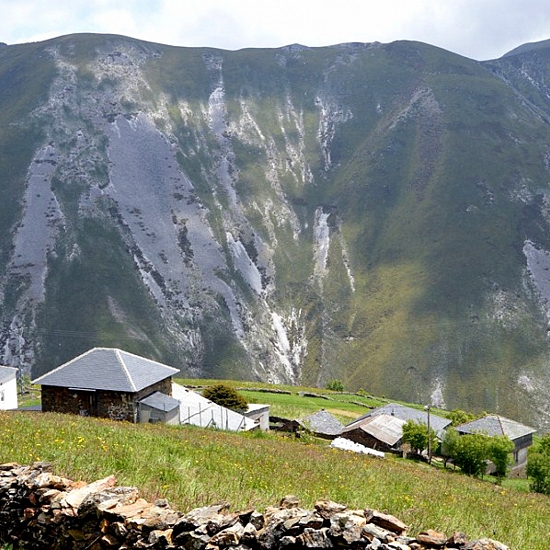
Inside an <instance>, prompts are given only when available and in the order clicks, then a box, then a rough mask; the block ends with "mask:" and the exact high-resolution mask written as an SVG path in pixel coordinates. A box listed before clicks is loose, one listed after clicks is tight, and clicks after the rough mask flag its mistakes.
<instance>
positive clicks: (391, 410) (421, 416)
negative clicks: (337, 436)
mask: <svg viewBox="0 0 550 550" xmlns="http://www.w3.org/2000/svg"><path fill="white" fill-rule="evenodd" d="M381 414H384V415H389V416H395V417H396V418H399V419H401V420H404V421H405V422H406V421H407V420H414V421H415V422H423V423H424V424H426V425H427V424H428V413H427V412H426V411H424V410H420V409H413V408H412V407H407V406H405V405H399V404H397V403H388V404H387V405H383V406H382V407H378V408H376V409H373V410H372V411H370V412H368V413H367V414H364V415H363V416H361V417H359V418H357V419H355V420H354V421H353V422H350V423H349V424H347V426H346V428H348V427H353V426H354V425H355V424H360V423H361V422H362V421H363V420H364V419H365V418H369V417H371V416H379V415H381ZM450 423H451V421H450V420H449V419H448V418H443V417H442V416H438V415H436V414H434V413H430V428H431V429H433V430H434V431H435V432H436V433H437V434H438V435H441V433H442V432H443V430H444V429H445V428H446V427H447V426H448V425H449V424H450Z"/></svg>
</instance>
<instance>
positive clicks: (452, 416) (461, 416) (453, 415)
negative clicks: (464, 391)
mask: <svg viewBox="0 0 550 550" xmlns="http://www.w3.org/2000/svg"><path fill="white" fill-rule="evenodd" d="M447 418H448V419H449V420H450V421H451V426H460V424H465V423H466V422H470V421H471V420H474V419H475V416H474V415H473V414H471V413H467V412H465V411H462V410H460V409H453V410H452V411H450V412H448V413H447Z"/></svg>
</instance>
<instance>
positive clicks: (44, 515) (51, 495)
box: [0, 463, 508, 550]
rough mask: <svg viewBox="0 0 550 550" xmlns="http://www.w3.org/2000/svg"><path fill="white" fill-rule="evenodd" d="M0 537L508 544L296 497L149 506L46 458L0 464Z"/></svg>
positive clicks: (416, 548) (490, 549) (50, 542)
mask: <svg viewBox="0 0 550 550" xmlns="http://www.w3.org/2000/svg"><path fill="white" fill-rule="evenodd" d="M0 543H7V544H13V545H14V546H16V547H19V546H20V547H22V548H26V549H27V550H35V549H36V550H47V549H55V550H64V549H69V548H70V549H82V550H83V549H86V550H101V549H121V550H122V549H128V548H150V549H167V550H168V549H174V550H175V549H184V548H185V549H190V550H191V549H192V550H202V549H205V550H217V549H222V548H234V549H236V550H237V549H239V550H246V549H258V550H259V549H266V550H276V549H279V548H333V547H338V548H354V549H358V548H364V549H372V550H376V549H381V550H382V549H390V548H394V549H400V550H421V549H427V548H443V549H445V548H448V549H451V548H455V549H462V550H507V548H508V547H507V546H505V545H504V544H501V543H499V542H497V541H494V540H490V539H480V540H475V541H468V539H467V537H466V536H465V535H464V534H462V533H453V535H452V536H451V537H447V536H445V535H444V534H443V533H438V532H436V531H433V530H428V531H426V532H423V533H419V534H418V535H417V536H416V537H412V536H409V535H408V534H407V525H405V524H404V523H403V522H402V521H400V520H399V519H397V518H396V517H394V516H392V515H389V514H384V513H381V512H378V511H376V510H350V509H348V508H347V507H346V506H344V505H342V504H338V503H335V502H331V501H326V500H320V501H318V502H316V503H315V506H314V510H305V509H303V508H300V506H299V502H298V499H297V498H296V497H294V496H287V497H285V498H283V499H282V500H281V502H280V503H279V504H278V505H277V506H271V507H268V508H267V509H266V510H265V511H264V512H263V513H261V512H259V511H257V510H245V511H242V512H231V511H230V510H229V504H228V503H220V504H215V505H212V506H206V507H203V508H196V509H194V510H191V511H190V512H187V513H181V512H177V511H175V510H172V509H171V508H170V506H169V505H168V502H167V501H166V500H164V499H160V500H157V501H155V502H154V503H151V502H148V501H146V500H145V499H143V498H140V496H139V492H138V490H137V489H136V488H134V487H118V486H117V485H116V480H115V478H114V476H109V477H107V478H105V479H102V480H99V481H95V482H94V483H90V484H86V483H83V482H75V481H71V480H70V479H66V478H64V477H60V476H57V475H55V474H53V473H52V472H51V471H50V467H49V465H48V464H44V463H35V464H33V465H32V466H20V465H19V464H15V463H10V464H3V465H0Z"/></svg>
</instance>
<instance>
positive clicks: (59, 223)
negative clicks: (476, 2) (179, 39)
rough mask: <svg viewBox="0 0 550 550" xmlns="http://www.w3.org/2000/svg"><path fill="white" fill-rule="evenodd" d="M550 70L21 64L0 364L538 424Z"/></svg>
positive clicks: (458, 64)
mask: <svg viewBox="0 0 550 550" xmlns="http://www.w3.org/2000/svg"><path fill="white" fill-rule="evenodd" d="M549 70H550V54H549V50H548V49H545V48H539V49H537V50H536V51H533V50H529V51H526V52H524V53H521V52H520V53H519V54H517V55H513V56H505V57H503V58H500V59H499V60H494V61H490V62H477V61H473V60H469V59H468V58H465V57H462V56H459V55H457V54H453V53H451V52H446V51H445V50H442V49H440V48H436V47H434V46H430V45H427V44H422V43H418V42H411V41H398V42H393V43H391V44H379V43H372V44H356V43H351V44H343V45H334V46H329V47H323V48H307V47H303V46H296V45H291V46H286V47H284V48H276V49H268V50H264V49H243V50H238V51H226V50H217V49H212V48H178V47H174V46H164V45H161V44H155V43H148V42H144V41H140V40H137V39H127V38H125V37H120V36H115V35H94V34H85V35H67V36H64V37H60V38H56V39H51V40H48V41H46V42H43V43H32V44H26V45H14V46H8V47H7V48H2V49H1V50H0V93H1V94H2V95H1V96H0V97H2V100H1V101H0V124H1V125H2V127H3V128H5V129H6V131H5V132H4V134H3V136H0V170H1V173H2V174H3V176H4V177H3V181H2V185H1V186H0V198H1V199H2V200H0V205H1V206H0V214H1V216H0V257H1V258H2V260H3V261H2V265H1V266H0V302H1V303H2V307H1V311H0V317H1V319H0V321H1V325H0V326H1V330H0V350H1V353H0V357H1V358H0V361H2V362H4V363H6V364H11V365H14V366H19V367H21V368H22V369H23V371H24V372H28V371H30V369H31V368H32V371H33V375H34V376H36V375H40V374H42V373H44V372H46V371H48V370H50V369H51V368H53V367H55V366H57V365H59V364H61V363H62V362H64V361H66V360H68V359H70V358H71V357H73V356H75V355H77V354H78V353H81V352H83V351H86V350H87V349H89V348H91V347H94V346H96V345H104V346H109V347H121V348H124V349H127V350H128V351H131V352H134V353H138V354H142V355H146V356H149V357H151V358H152V359H157V360H162V361H163V362H166V363H169V364H172V365H174V366H176V367H178V368H180V369H182V372H183V373H186V374H190V375H193V376H198V375H200V376H201V377H206V376H210V377H218V378H224V377H231V378H244V379H247V378H253V379H258V380H265V381H271V382H278V381H280V382H293V383H304V384H308V385H317V386H322V385H324V384H325V383H326V382H327V381H329V380H330V379H332V378H342V379H343V380H345V383H346V386H347V387H350V389H358V388H360V387H365V386H366V387H368V389H369V391H373V392H375V393H378V394H387V395H389V396H391V397H394V398H398V397H400V396H401V397H402V396H405V395H406V396H407V397H408V398H409V399H412V400H417V401H430V402H432V404H445V405H447V406H448V407H450V408H453V407H461V408H465V409H471V410H483V409H487V410H494V411H496V412H502V413H503V414H507V415H509V416H512V417H515V418H518V419H519V420H523V421H525V422H535V423H537V424H538V425H544V424H545V423H546V422H548V419H549V418H550V417H549V416H548V415H549V413H550V411H548V410H547V405H546V401H547V395H548V391H549V390H550V378H549V376H548V372H547V371H548V369H547V366H548V361H549V350H548V341H547V335H546V332H547V327H548V319H549V311H548V307H547V305H546V300H547V299H548V296H549V295H550V285H548V284H547V282H546V278H545V273H546V270H547V268H550V259H549V258H550V253H549V252H548V251H550V226H549V223H548V222H549V218H548V183H549V172H550V162H549V161H548V159H549V158H550V153H549V151H550V149H549V148H548V145H547V144H548V143H550V127H549V125H548V117H550V103H549V100H548V97H550V96H548V95H547V94H546V92H547V89H546V85H545V79H544V78H545V76H546V75H547V74H548V71H549ZM228 375H230V376H228ZM511 388H513V391H511Z"/></svg>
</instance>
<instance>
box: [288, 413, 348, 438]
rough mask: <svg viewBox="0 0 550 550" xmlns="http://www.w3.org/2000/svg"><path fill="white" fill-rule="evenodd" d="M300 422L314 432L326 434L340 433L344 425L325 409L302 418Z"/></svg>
mask: <svg viewBox="0 0 550 550" xmlns="http://www.w3.org/2000/svg"><path fill="white" fill-rule="evenodd" d="M298 422H299V423H300V424H301V425H302V426H304V427H305V428H307V429H308V430H310V431H312V432H313V433H316V434H324V435H338V434H339V433H340V432H341V431H342V428H343V427H344V426H343V424H341V423H340V422H339V421H338V420H336V418H334V416H332V415H331V414H330V413H329V412H328V411H325V409H321V410H320V411H317V412H316V413H313V414H310V415H309V416H306V417H305V418H301V419H300V420H298Z"/></svg>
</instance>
